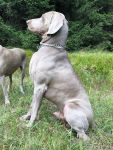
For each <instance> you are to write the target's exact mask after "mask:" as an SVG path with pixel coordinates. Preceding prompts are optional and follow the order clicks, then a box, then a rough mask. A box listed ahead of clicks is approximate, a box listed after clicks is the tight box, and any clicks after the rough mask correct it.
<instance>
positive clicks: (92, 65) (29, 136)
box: [0, 52, 113, 150]
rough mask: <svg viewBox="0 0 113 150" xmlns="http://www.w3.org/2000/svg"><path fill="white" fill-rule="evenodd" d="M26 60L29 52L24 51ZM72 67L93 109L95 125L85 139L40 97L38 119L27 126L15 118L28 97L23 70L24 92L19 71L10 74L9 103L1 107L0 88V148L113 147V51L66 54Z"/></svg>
mask: <svg viewBox="0 0 113 150" xmlns="http://www.w3.org/2000/svg"><path fill="white" fill-rule="evenodd" d="M27 56H28V61H27V64H28V63H29V59H30V57H31V53H30V52H27ZM69 57H70V60H71V62H72V65H73V68H74V69H75V70H76V73H77V74H78V76H79V78H80V79H81V82H82V83H83V84H84V86H85V88H86V90H87V93H88V94H89V98H90V101H91V104H92V107H93V110H94V115H95V122H96V125H97V127H96V128H95V129H94V130H89V131H88V135H89V137H90V139H91V140H90V141H89V142H86V143H84V142H82V141H81V140H79V139H77V138H76V136H75V133H72V132H71V129H67V128H66V127H65V125H64V124H63V123H62V122H60V121H58V120H57V119H56V118H54V117H53V115H52V113H53V112H54V111H55V110H57V108H56V107H55V106H54V105H53V104H52V103H50V102H48V101H47V100H46V99H43V102H42V106H41V110H40V119H39V121H36V122H35V124H34V126H33V127H32V128H31V129H27V128H25V127H23V125H22V122H20V121H19V117H20V116H22V115H23V114H25V113H26V112H27V110H28V108H29V105H30V103H31V100H32V92H33V84H32V82H31V80H30V78H29V75H28V68H27V69H26V72H27V73H26V78H25V82H24V85H25V95H22V94H21V93H20V90H19V81H20V76H19V71H17V72H16V73H15V74H14V76H13V81H14V82H13V88H12V90H11V91H10V95H9V98H10V101H11V105H10V106H8V107H5V106H4V97H3V95H2V90H1V89H0V150H112V149H113V137H112V136H113V54H112V53H105V52H103V53H102V52H99V53H90V52H79V53H71V54H69Z"/></svg>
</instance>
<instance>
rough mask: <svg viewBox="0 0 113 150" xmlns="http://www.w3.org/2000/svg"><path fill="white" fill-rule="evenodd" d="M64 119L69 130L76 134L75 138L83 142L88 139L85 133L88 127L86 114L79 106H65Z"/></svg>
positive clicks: (69, 104) (71, 104) (70, 104)
mask: <svg viewBox="0 0 113 150" xmlns="http://www.w3.org/2000/svg"><path fill="white" fill-rule="evenodd" d="M64 118H65V119H66V121H67V122H68V124H69V125H70V126H71V128H72V129H74V130H75V131H76V132H77V137H79V138H81V139H83V140H84V141H86V140H88V139H89V137H88V136H87V135H86V133H85V132H86V131H87V129H88V127H89V123H88V120H87V117H86V114H85V113H84V112H83V111H82V109H80V108H79V106H76V105H75V104H73V103H67V104H65V107H64Z"/></svg>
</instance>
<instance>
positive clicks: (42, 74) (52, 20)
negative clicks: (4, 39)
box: [20, 11, 93, 140]
mask: <svg viewBox="0 0 113 150" xmlns="http://www.w3.org/2000/svg"><path fill="white" fill-rule="evenodd" d="M27 25H28V29H29V30H30V31H32V32H33V33H37V34H40V35H41V36H42V41H41V43H40V48H39V50H38V51H37V52H36V53H34V54H33V56H32V58H31V61H30V66H29V72H30V76H31V78H32V81H33V83H34V93H33V100H32V103H31V107H30V109H29V111H28V113H27V114H26V115H24V116H22V117H21V118H20V119H21V120H29V123H28V124H27V126H28V127H31V126H32V125H33V122H34V120H35V119H36V116H37V115H38V112H39V108H40V105H41V100H42V97H45V98H46V99H48V100H49V101H51V102H53V103H54V104H56V105H57V107H58V109H59V111H58V112H54V115H55V116H56V117H57V118H59V119H64V120H65V121H66V122H67V123H68V124H69V125H70V126H71V128H72V129H74V130H75V131H76V132H77V136H78V137H79V138H82V139H83V140H87V139H88V136H87V135H86V133H85V132H86V131H87V129H88V127H89V126H90V125H92V121H93V111H92V108H91V104H90V102H89V99H88V96H87V94H86V92H85V90H84V88H83V86H82V85H81V83H80V81H79V79H78V77H77V75H76V74H75V73H74V71H73V68H72V66H71V64H70V62H69V60H68V56H67V53H66V51H65V45H66V40H67V36H68V25H67V20H66V19H65V16H64V15H63V14H61V13H58V12H55V11H51V12H47V13H45V14H43V15H42V16H41V17H40V18H37V19H31V20H28V21H27Z"/></svg>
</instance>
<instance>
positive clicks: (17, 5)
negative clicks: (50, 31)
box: [0, 0, 113, 51]
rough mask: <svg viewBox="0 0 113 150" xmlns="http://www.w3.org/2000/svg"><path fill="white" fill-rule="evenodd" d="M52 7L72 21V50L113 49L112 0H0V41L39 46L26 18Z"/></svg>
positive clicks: (10, 43) (70, 39)
mask: <svg viewBox="0 0 113 150" xmlns="http://www.w3.org/2000/svg"><path fill="white" fill-rule="evenodd" d="M51 10H56V11H59V12H62V13H63V14H64V15H65V16H66V18H67V20H68V21H69V26H70V29H69V38H68V43H67V47H68V49H69V50H79V49H84V48H87V49H91V48H97V47H101V49H105V50H109V51H113V0H106V1H105V0H35V1H32V0H12V1H11V0H0V44H2V45H3V46H12V47H15V46H17V47H23V48H32V49H33V50H36V46H37V45H38V43H39V40H40V39H39V37H37V36H35V35H33V34H31V33H29V31H27V29H26V28H27V26H26V20H28V19H31V18H36V17H40V16H41V14H43V13H45V12H47V11H51Z"/></svg>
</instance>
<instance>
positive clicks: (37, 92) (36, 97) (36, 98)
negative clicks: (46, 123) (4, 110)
mask: <svg viewBox="0 0 113 150" xmlns="http://www.w3.org/2000/svg"><path fill="white" fill-rule="evenodd" d="M46 90H47V86H46V84H40V85H35V87H34V94H33V101H32V105H31V116H30V120H29V123H28V124H27V127H31V126H32V125H33V122H34V121H35V119H36V116H37V113H38V111H39V108H40V106H41V99H42V96H43V94H44V93H45V91H46Z"/></svg>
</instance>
